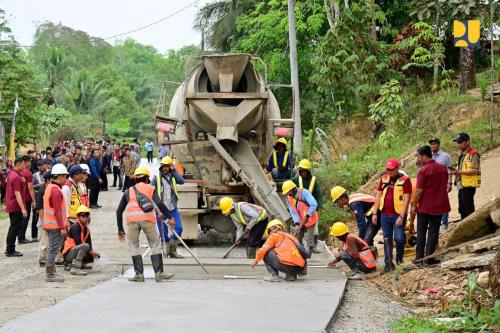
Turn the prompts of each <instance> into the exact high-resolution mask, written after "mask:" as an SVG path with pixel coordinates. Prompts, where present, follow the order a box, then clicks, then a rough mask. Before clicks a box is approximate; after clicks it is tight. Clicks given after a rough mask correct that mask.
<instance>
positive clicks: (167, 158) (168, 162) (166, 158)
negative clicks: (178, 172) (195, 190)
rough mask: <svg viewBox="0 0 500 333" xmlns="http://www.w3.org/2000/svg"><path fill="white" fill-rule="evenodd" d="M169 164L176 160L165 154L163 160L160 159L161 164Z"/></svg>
mask: <svg viewBox="0 0 500 333" xmlns="http://www.w3.org/2000/svg"><path fill="white" fill-rule="evenodd" d="M167 164H174V160H172V157H170V156H165V157H164V158H162V159H161V161H160V165H161V166H164V165H167Z"/></svg>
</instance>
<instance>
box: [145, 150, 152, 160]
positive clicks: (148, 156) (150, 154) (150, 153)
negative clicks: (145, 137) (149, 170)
mask: <svg viewBox="0 0 500 333" xmlns="http://www.w3.org/2000/svg"><path fill="white" fill-rule="evenodd" d="M146 157H147V158H148V163H153V152H152V151H148V152H146Z"/></svg>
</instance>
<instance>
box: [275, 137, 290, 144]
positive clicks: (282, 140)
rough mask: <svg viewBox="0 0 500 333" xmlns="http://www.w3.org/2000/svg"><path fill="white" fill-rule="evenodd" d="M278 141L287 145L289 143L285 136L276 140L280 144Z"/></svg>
mask: <svg viewBox="0 0 500 333" xmlns="http://www.w3.org/2000/svg"><path fill="white" fill-rule="evenodd" d="M278 143H282V144H284V145H285V146H287V145H288V141H286V139H285V138H278V140H276V144H278Z"/></svg>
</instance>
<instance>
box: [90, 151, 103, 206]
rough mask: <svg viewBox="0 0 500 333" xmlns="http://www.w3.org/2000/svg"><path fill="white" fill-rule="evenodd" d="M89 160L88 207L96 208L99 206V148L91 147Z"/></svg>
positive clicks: (100, 181)
mask: <svg viewBox="0 0 500 333" xmlns="http://www.w3.org/2000/svg"><path fill="white" fill-rule="evenodd" d="M90 156H91V158H90V161H89V169H90V177H89V188H90V193H89V201H90V208H92V209H97V208H101V206H99V205H98V204H97V201H98V199H99V192H100V190H101V184H102V179H101V162H100V161H99V149H92V150H91V151H90Z"/></svg>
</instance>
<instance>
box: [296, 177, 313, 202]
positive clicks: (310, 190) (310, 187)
mask: <svg viewBox="0 0 500 333" xmlns="http://www.w3.org/2000/svg"><path fill="white" fill-rule="evenodd" d="M303 183H304V181H303V180H302V177H301V176H299V188H300V189H303V188H304V184H303ZM314 185H316V176H312V178H311V182H310V183H309V188H308V189H307V190H308V191H309V192H311V193H312V191H313V190H314ZM315 199H316V198H315Z"/></svg>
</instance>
